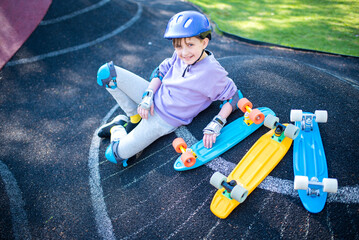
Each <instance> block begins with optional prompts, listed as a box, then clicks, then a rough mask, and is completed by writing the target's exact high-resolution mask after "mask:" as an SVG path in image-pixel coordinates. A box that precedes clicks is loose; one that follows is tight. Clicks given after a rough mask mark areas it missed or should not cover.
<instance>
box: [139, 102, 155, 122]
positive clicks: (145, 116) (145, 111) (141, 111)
mask: <svg viewBox="0 0 359 240" xmlns="http://www.w3.org/2000/svg"><path fill="white" fill-rule="evenodd" d="M149 112H150V114H151V116H153V114H154V105H153V104H152V105H151V107H150V109H144V108H143V107H141V106H138V108H137V113H138V114H139V115H140V116H141V118H143V119H148V113H149Z"/></svg>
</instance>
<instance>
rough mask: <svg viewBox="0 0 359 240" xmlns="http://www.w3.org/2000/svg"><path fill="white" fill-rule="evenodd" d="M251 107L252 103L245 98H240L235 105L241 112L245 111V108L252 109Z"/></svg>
mask: <svg viewBox="0 0 359 240" xmlns="http://www.w3.org/2000/svg"><path fill="white" fill-rule="evenodd" d="M252 106H253V105H252V103H251V102H250V101H249V100H248V99H247V98H241V99H240V100H239V101H238V103H237V107H238V108H239V109H241V111H242V112H246V111H247V109H246V107H250V108H252Z"/></svg>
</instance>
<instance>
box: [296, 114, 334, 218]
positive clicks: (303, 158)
mask: <svg viewBox="0 0 359 240" xmlns="http://www.w3.org/2000/svg"><path fill="white" fill-rule="evenodd" d="M327 118H328V113H327V111H323V110H317V111H315V114H313V113H310V112H302V110H292V111H291V116H290V119H291V121H292V122H295V125H296V126H297V127H298V128H299V129H300V133H299V135H298V137H297V138H296V139H295V140H294V144H293V170H294V176H295V178H294V189H296V190H298V194H299V197H300V200H301V201H302V203H303V206H304V207H305V208H306V209H307V210H308V211H309V212H311V213H318V212H320V211H322V210H323V208H324V206H325V202H326V199H327V192H333V193H335V192H336V191H337V189H338V181H337V180H336V179H333V178H328V167H327V160H326V158H325V153H324V147H323V142H322V138H321V136H320V132H319V126H318V122H326V121H327Z"/></svg>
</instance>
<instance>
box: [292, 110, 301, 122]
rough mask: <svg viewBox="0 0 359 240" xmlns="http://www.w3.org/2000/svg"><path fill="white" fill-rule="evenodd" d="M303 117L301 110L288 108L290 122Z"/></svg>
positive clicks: (297, 120)
mask: <svg viewBox="0 0 359 240" xmlns="http://www.w3.org/2000/svg"><path fill="white" fill-rule="evenodd" d="M302 118H303V111H302V110H296V109H292V110H290V121H291V122H299V121H302Z"/></svg>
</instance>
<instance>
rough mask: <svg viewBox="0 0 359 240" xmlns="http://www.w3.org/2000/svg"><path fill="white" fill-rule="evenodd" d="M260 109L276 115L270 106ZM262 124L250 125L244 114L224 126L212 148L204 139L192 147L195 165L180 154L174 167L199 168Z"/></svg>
mask: <svg viewBox="0 0 359 240" xmlns="http://www.w3.org/2000/svg"><path fill="white" fill-rule="evenodd" d="M258 109H259V110H260V111H261V112H262V113H263V114H264V116H267V115H269V114H272V115H275V113H274V112H273V111H272V110H271V109H269V108H266V107H260V108H258ZM262 125H263V123H261V124H254V123H253V124H251V125H250V126H248V125H247V124H246V123H245V121H244V116H243V117H240V118H238V119H236V120H235V121H233V122H231V123H229V124H228V125H226V126H224V127H223V129H222V131H221V134H220V135H219V136H218V137H217V139H216V143H215V144H214V145H213V147H212V148H210V149H208V148H205V147H204V145H203V140H200V141H198V142H197V143H195V144H194V145H192V146H191V147H190V148H191V149H192V151H193V152H194V153H195V154H196V155H197V158H196V163H195V164H194V165H193V166H191V167H186V166H185V165H184V163H183V162H182V161H181V156H179V157H178V158H177V160H176V161H175V163H174V166H173V167H174V169H175V170H177V171H186V170H190V169H194V168H198V167H200V166H202V165H204V164H206V163H208V162H209V161H211V160H213V159H215V158H216V157H218V156H219V155H221V154H222V153H224V152H226V151H227V150H229V149H230V148H232V147H233V146H235V145H236V144H238V143H239V142H241V141H242V140H243V139H245V138H246V137H248V136H249V135H250V134H251V133H253V132H254V131H255V130H257V129H258V128H259V127H261V126H262Z"/></svg>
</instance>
